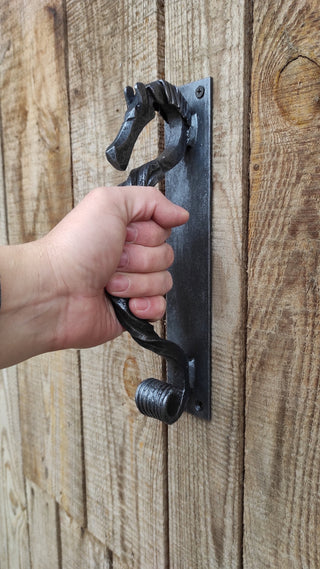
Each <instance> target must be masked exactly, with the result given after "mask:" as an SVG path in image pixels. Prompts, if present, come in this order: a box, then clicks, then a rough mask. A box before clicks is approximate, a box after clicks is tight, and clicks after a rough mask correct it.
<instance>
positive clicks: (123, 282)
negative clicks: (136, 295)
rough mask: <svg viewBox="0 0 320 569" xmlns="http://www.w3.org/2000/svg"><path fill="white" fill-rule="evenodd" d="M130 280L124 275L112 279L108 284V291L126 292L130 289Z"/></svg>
mask: <svg viewBox="0 0 320 569" xmlns="http://www.w3.org/2000/svg"><path fill="white" fill-rule="evenodd" d="M129 284H130V282H129V279H128V277H125V276H124V275H118V276H117V277H114V278H112V279H111V280H110V281H109V283H108V291H109V292H110V293H115V292H125V291H126V290H127V289H128V288H129Z"/></svg>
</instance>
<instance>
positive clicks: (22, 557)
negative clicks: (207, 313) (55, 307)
mask: <svg viewBox="0 0 320 569" xmlns="http://www.w3.org/2000/svg"><path fill="white" fill-rule="evenodd" d="M8 48H9V46H8V42H7V41H4V42H2V41H1V40H0V88H1V87H2V61H3V59H4V57H5V55H6V53H7V51H8ZM1 115H2V113H1V100H0V244H1V245H7V243H8V235H7V219H6V214H7V211H6V196H5V180H4V167H3V136H2V121H1ZM0 275H1V269H0ZM0 284H1V283H0ZM0 567H1V568H2V569H11V568H16V569H30V554H29V539H28V520H27V510H26V495H25V485H24V476H23V468H22V448H21V432H20V417H19V392H18V382H17V369H16V367H11V368H9V369H4V370H0Z"/></svg>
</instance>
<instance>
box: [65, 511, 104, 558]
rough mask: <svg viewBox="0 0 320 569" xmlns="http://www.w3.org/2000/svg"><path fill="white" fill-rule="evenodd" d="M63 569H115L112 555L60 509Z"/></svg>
mask: <svg viewBox="0 0 320 569" xmlns="http://www.w3.org/2000/svg"><path fill="white" fill-rule="evenodd" d="M59 516H60V532H61V561H62V562H61V569H114V565H113V564H112V554H111V552H109V551H108V549H107V548H106V546H105V545H103V544H102V543H100V542H99V541H97V540H96V539H95V538H94V537H93V536H92V535H91V534H90V533H89V532H88V531H87V530H85V529H83V528H81V527H79V526H78V524H77V523H76V522H75V521H74V520H73V519H72V518H71V517H70V516H68V514H66V513H65V512H64V511H63V510H62V509H61V508H60V513H59Z"/></svg>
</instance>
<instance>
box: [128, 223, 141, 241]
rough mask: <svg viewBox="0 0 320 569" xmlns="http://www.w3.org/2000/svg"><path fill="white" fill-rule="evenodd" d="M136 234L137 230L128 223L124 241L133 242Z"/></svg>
mask: <svg viewBox="0 0 320 569" xmlns="http://www.w3.org/2000/svg"><path fill="white" fill-rule="evenodd" d="M137 236H138V230H137V228H136V227H134V226H133V225H128V227H127V236H126V241H127V243H134V242H135V241H136V239H137Z"/></svg>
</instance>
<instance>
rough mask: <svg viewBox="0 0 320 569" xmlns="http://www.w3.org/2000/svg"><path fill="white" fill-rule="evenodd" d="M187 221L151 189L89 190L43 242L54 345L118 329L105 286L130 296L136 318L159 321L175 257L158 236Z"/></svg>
mask: <svg viewBox="0 0 320 569" xmlns="http://www.w3.org/2000/svg"><path fill="white" fill-rule="evenodd" d="M187 219H188V213H187V212H186V211H185V210H184V209H182V208H180V207H179V206H176V205H174V204H172V203H171V202H169V201H168V200H167V199H166V198H165V197H164V196H163V195H162V194H161V192H160V191H158V190H155V189H154V188H141V187H116V188H114V187H112V188H98V189H96V190H93V191H92V192H90V193H89V194H88V195H87V196H86V197H85V198H84V200H83V201H82V202H80V204H79V205H78V206H77V207H76V208H74V209H73V210H72V211H71V212H70V213H69V214H68V215H67V216H66V217H65V218H64V219H63V220H62V221H61V222H60V223H59V224H58V225H57V226H56V227H55V228H54V229H53V230H52V231H51V232H50V233H49V234H48V235H47V236H46V237H45V238H44V239H43V240H42V245H44V247H45V249H46V251H47V254H48V259H49V261H50V266H51V268H52V273H53V275H54V277H53V286H54V290H55V295H56V298H59V305H60V309H59V316H58V318H57V323H56V332H55V337H56V340H55V342H56V347H57V348H68V347H75V348H84V347H91V346H95V345H98V344H101V343H104V342H106V341H108V340H110V339H113V338H115V337H116V336H118V335H119V334H120V333H121V332H122V331H123V329H122V327H121V325H120V324H119V322H118V320H117V318H116V316H115V314H114V311H113V308H112V305H111V303H110V301H109V300H108V299H107V298H106V296H105V293H104V289H105V288H106V290H107V291H108V292H109V293H111V294H112V295H114V296H119V297H126V298H130V303H129V306H130V309H131V311H132V312H133V313H134V314H135V315H136V316H137V317H139V318H145V319H147V320H157V319H159V318H161V317H162V316H163V314H164V312H165V307H166V303H165V299H164V297H163V295H164V294H165V293H167V292H168V291H169V290H170V288H171V286H172V279H171V276H170V274H169V272H168V271H167V269H168V267H169V266H170V265H171V263H172V262H173V256H174V255H173V251H172V248H171V247H170V246H169V245H168V244H167V243H165V240H166V239H167V238H168V236H169V234H170V231H171V228H172V227H174V226H177V225H181V224H183V223H185V222H186V221H187Z"/></svg>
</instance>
